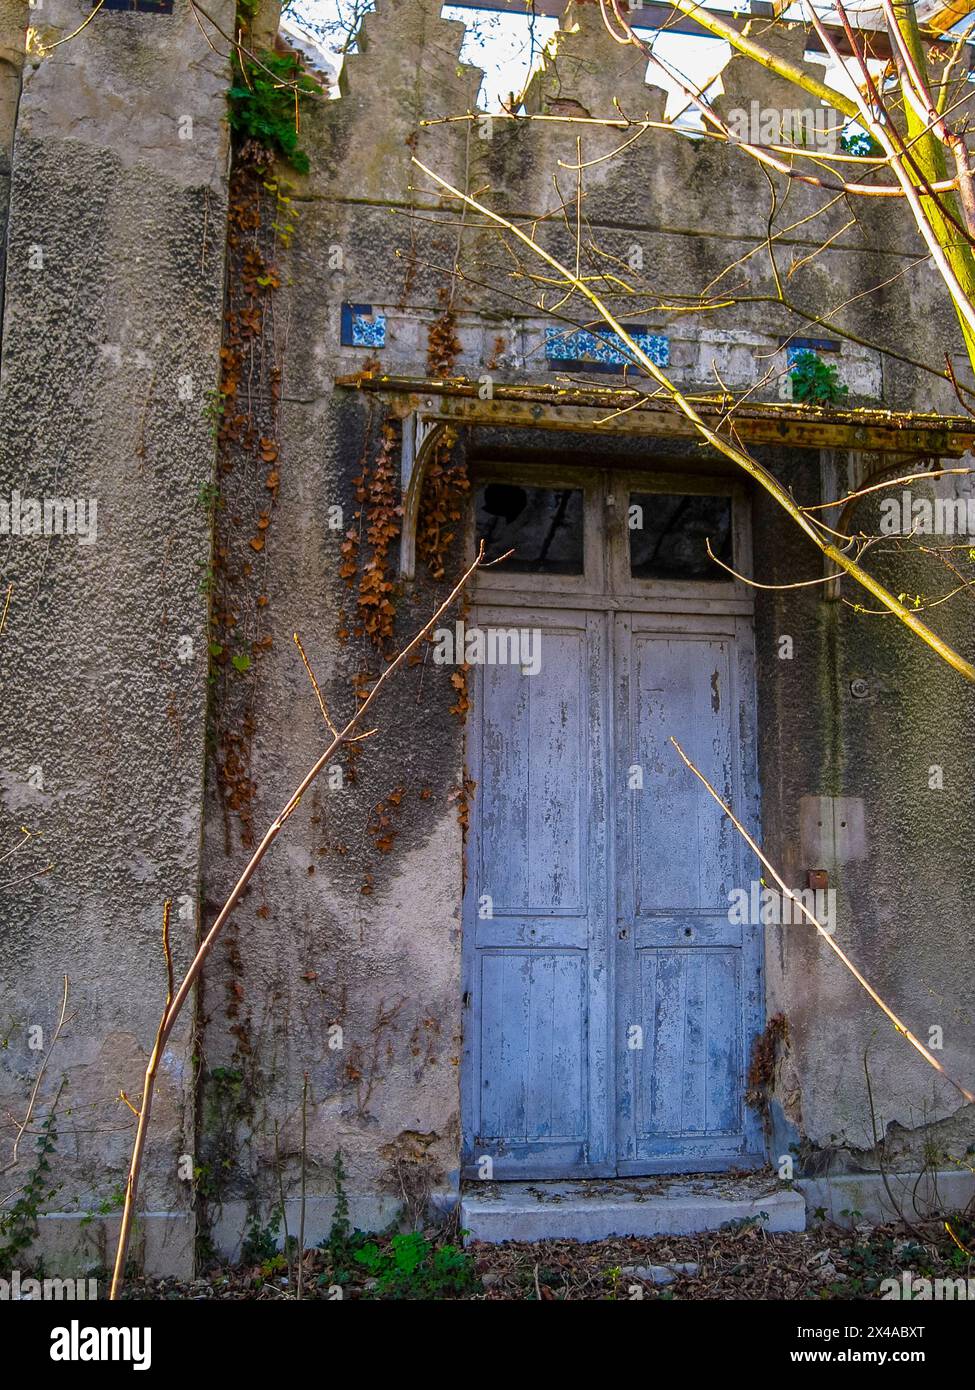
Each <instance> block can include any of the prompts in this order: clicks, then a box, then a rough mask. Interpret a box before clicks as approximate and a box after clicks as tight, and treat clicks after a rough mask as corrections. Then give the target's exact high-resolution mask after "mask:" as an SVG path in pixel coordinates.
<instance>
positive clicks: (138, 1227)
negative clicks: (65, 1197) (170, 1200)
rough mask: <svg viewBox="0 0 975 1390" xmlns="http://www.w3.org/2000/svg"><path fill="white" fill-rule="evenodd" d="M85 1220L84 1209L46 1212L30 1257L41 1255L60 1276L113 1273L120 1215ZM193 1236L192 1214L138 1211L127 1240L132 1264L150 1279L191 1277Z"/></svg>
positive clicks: (193, 1219) (50, 1269) (41, 1219)
mask: <svg viewBox="0 0 975 1390" xmlns="http://www.w3.org/2000/svg"><path fill="white" fill-rule="evenodd" d="M85 1216H86V1214H85V1212H80V1211H79V1212H63V1211H53V1212H45V1213H44V1214H43V1215H42V1216H41V1217H40V1218H39V1220H38V1223H37V1228H38V1234H37V1239H36V1241H35V1242H34V1245H33V1246H32V1248H31V1252H30V1257H31V1259H33V1258H36V1257H37V1256H41V1257H43V1260H44V1266H45V1269H46V1270H47V1271H48V1272H49V1273H56V1274H58V1275H59V1276H60V1277H61V1278H68V1277H74V1278H81V1277H82V1276H83V1275H86V1274H87V1272H88V1271H89V1270H90V1269H99V1268H100V1269H105V1270H111V1268H112V1265H113V1263H114V1261H115V1247H116V1244H117V1241H118V1230H119V1221H120V1217H119V1215H118V1213H113V1214H112V1215H111V1216H96V1217H94V1218H91V1219H87V1220H86V1219H85ZM83 1221H84V1224H82V1222H83ZM195 1236H196V1218H195V1217H194V1215H193V1213H192V1212H186V1211H149V1212H140V1214H139V1215H138V1216H137V1217H136V1220H135V1223H134V1226H133V1229H132V1238H131V1240H130V1242H129V1260H130V1262H131V1263H132V1264H133V1265H135V1266H136V1268H138V1269H139V1270H141V1271H142V1273H144V1274H146V1275H148V1276H149V1277H150V1278H156V1279H163V1278H167V1277H173V1278H176V1279H191V1278H192V1277H193V1258H194V1240H195ZM25 1263H27V1259H26V1257H25ZM106 1290H107V1284H106Z"/></svg>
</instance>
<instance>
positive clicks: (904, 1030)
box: [670, 737, 975, 1104]
mask: <svg viewBox="0 0 975 1390" xmlns="http://www.w3.org/2000/svg"><path fill="white" fill-rule="evenodd" d="M670 741H671V743H672V744H673V745H674V747H675V748H676V749H677V752H678V754H679V756H680V758H681V760H682V762H684V763H685V764H686V765H687V766H688V767H689V768H690V770H691V772H693V774H694V776H695V777H696V778H697V779H698V780H699V781H701V782H703V783H704V785H705V786H706V787H707V789H708V791H709V792H710V793H711V795H712V796H713V797H714V799H715V801H716V802H717V803H718V805H719V806H720V807H721V809H722V811H724V813H725V815H726V816H727V817H728V819H729V820H730V821H731V824H732V825H733V826H734V827H735V829H736V830H737V831H738V834H739V835H740V836H741V837H742V839H743V840H744V841H745V843H746V844H747V845H748V847H749V848H750V849H751V851H752V852H753V854H755V855H756V856H757V858H758V859H759V860H760V861H761V862H762V864H764V866H765V868H766V869H767V870H768V871H769V873H770V874H771V875H772V877H773V878H774V879H775V882H776V883H777V884H778V885H779V888H780V889H781V890H782V892H783V893H784V894H785V895H786V897H788V898H789V899H791V901H792V902H793V903H794V904H795V905H796V906H797V907H798V908H800V910H801V911H802V913H803V915H804V916H805V917H806V918H807V920H808V921H809V922H811V924H812V925H813V926H814V927H815V928H816V930H817V931H818V932H819V935H820V936H821V937H822V938H823V940H824V941H825V942H826V945H827V946H828V947H829V949H830V950H831V951H832V952H833V953H834V955H836V956H837V957H838V958H839V959H840V960H841V961H842V962H843V964H844V965H845V966H846V968H847V970H849V972H850V974H851V975H852V976H853V978H854V979H855V980H856V981H857V983H858V984H859V985H861V986H862V988H863V989H865V990H866V992H867V993H868V994H869V995H870V998H871V999H872V1000H873V1002H874V1003H875V1004H876V1005H877V1007H878V1008H879V1009H880V1010H881V1011H882V1012H883V1013H885V1014H886V1015H887V1017H888V1018H889V1019H890V1021H891V1023H892V1024H893V1025H894V1027H895V1028H896V1030H897V1032H898V1033H901V1034H903V1036H904V1037H905V1038H906V1039H907V1041H908V1042H909V1043H910V1044H911V1046H912V1047H913V1048H914V1049H915V1050H916V1051H917V1052H919V1053H920V1054H921V1056H922V1057H923V1058H924V1060H925V1061H926V1062H928V1063H929V1064H930V1065H931V1066H932V1067H934V1069H935V1071H936V1072H940V1074H941V1075H942V1076H943V1077H944V1078H945V1080H946V1081H948V1082H950V1083H951V1085H952V1086H954V1088H955V1090H956V1091H958V1092H960V1094H961V1095H963V1096H964V1097H965V1099H966V1100H967V1101H968V1102H969V1104H971V1103H972V1102H975V1095H973V1094H972V1092H971V1091H968V1090H966V1089H965V1087H964V1086H962V1084H961V1083H960V1082H959V1081H956V1080H955V1079H954V1077H953V1076H951V1075H949V1073H948V1072H947V1071H946V1070H945V1068H944V1067H943V1066H942V1065H941V1063H940V1062H939V1061H938V1059H937V1057H934V1056H932V1055H931V1053H930V1052H929V1051H928V1049H927V1048H926V1047H925V1046H924V1044H923V1043H922V1042H921V1041H920V1040H919V1039H918V1038H916V1037H915V1036H914V1034H913V1033H912V1032H911V1030H910V1029H909V1028H908V1026H907V1024H906V1023H902V1022H901V1020H900V1019H899V1018H898V1017H897V1015H896V1014H895V1013H894V1011H893V1009H891V1008H890V1006H889V1005H888V1004H885V1003H884V1001H883V999H881V997H880V995H879V994H878V993H877V991H876V990H875V989H874V987H873V985H871V984H870V982H869V981H868V980H867V979H866V978H865V977H864V976H863V975H862V974H861V973H860V971H859V970H858V969H857V967H856V966H855V965H854V964H853V962H852V961H851V960H850V958H849V956H848V955H847V954H846V952H845V951H844V950H843V949H842V947H840V946H837V944H836V942H835V941H834V940H833V938H832V936H831V935H830V933H829V932H828V931H827V930H826V928H825V927H824V926H823V925H822V923H821V922H820V921H819V920H818V919H817V918H816V917H815V916H814V915H813V913H812V912H810V910H809V908H808V907H807V906H806V904H805V903H804V902H803V901H802V898H800V897H797V896H796V894H795V893H794V892H793V891H792V889H791V888H790V887H789V886H788V884H787V883H786V882H785V880H784V879H783V877H782V875H781V874H780V873H779V872H778V870H777V869H776V868H775V866H774V865H773V864H772V863H771V862H770V861H769V859H768V858H767V857H766V855H764V854H763V853H762V851H761V850H760V849H759V847H758V845H757V844H756V843H755V841H754V840H753V839H752V837H751V835H749V833H748V831H747V830H746V829H745V827H744V826H743V825H742V823H741V821H740V820H739V819H738V817H737V816H736V815H735V813H734V811H732V809H731V807H730V806H729V805H728V803H727V802H726V801H722V799H721V797H720V795H719V794H718V793H717V792H716V791H715V789H714V787H712V785H711V783H710V782H709V781H708V779H707V778H706V777H705V775H704V773H703V772H701V771H700V770H699V769H698V768H696V767H695V766H694V764H693V763H692V762H691V760H690V758H689V757H688V756H687V754H686V753H685V752H684V750H683V748H682V747H681V746H680V744H679V743H678V742H677V740H676V739H675V738H673V737H671V740H670Z"/></svg>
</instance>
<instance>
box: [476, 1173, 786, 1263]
mask: <svg viewBox="0 0 975 1390" xmlns="http://www.w3.org/2000/svg"><path fill="white" fill-rule="evenodd" d="M745 1221H748V1222H754V1223H755V1224H756V1225H760V1226H761V1227H762V1228H763V1229H764V1230H766V1231H804V1230H805V1229H806V1203H805V1201H804V1199H803V1196H802V1193H801V1192H797V1191H795V1190H794V1189H792V1188H790V1187H787V1186H785V1185H784V1184H782V1183H781V1182H779V1181H778V1180H776V1179H775V1178H772V1177H770V1176H769V1175H768V1174H762V1175H756V1174H748V1175H737V1174H736V1175H734V1176H728V1175H725V1174H722V1175H706V1176H701V1177H688V1176H687V1175H681V1176H680V1177H659V1176H657V1177H650V1178H605V1179H603V1178H600V1179H586V1180H580V1181H576V1182H541V1181H539V1182H504V1183H501V1182H491V1183H478V1182H471V1183H469V1184H467V1185H466V1186H465V1188H464V1191H463V1192H462V1194H461V1227H462V1228H463V1230H465V1231H466V1232H467V1233H468V1234H467V1235H466V1236H465V1237H464V1239H465V1242H466V1243H468V1244H469V1243H470V1242H471V1241H477V1240H480V1241H486V1242H488V1243H490V1244H494V1245H497V1244H500V1243H501V1242H503V1241H507V1240H518V1241H532V1240H578V1241H594V1240H607V1239H609V1238H610V1237H611V1236H658V1235H672V1236H673V1235H696V1234H698V1233H699V1232H702V1231H717V1230H720V1229H721V1227H722V1226H726V1225H728V1224H729V1223H732V1222H734V1223H739V1222H745Z"/></svg>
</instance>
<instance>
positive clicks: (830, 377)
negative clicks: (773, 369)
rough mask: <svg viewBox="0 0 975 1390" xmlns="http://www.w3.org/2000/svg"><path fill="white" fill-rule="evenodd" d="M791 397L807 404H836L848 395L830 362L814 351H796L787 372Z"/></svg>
mask: <svg viewBox="0 0 975 1390" xmlns="http://www.w3.org/2000/svg"><path fill="white" fill-rule="evenodd" d="M789 376H790V378H791V380H792V399H793V400H794V401H802V402H804V403H806V404H808V405H837V404H838V403H839V402H840V401H842V400H845V399H846V397H847V396H848V395H849V388H848V387H846V386H844V385H843V383H842V382H841V381H840V380H839V377H838V375H837V371H836V368H835V367H834V366H833V364H832V363H831V362H824V361H823V360H822V358H821V357H819V356H818V355H817V354H816V353H815V352H809V351H803V352H797V353H796V355H795V358H794V360H793V363H792V368H791V370H790V372H789Z"/></svg>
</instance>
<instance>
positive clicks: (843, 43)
mask: <svg viewBox="0 0 975 1390" xmlns="http://www.w3.org/2000/svg"><path fill="white" fill-rule="evenodd" d="M586 3H593V4H595V3H596V0H534V4H533V6H532V8H533V11H534V13H535V14H536V15H541V16H544V17H546V18H549V19H558V20H561V19H562V18H563V16H564V14H565V11H566V9H567V8H568V7H569V5H570V4H574V5H579V4H586ZM790 3H791V0H790ZM457 4H458V8H460V9H465V10H487V11H492V12H494V13H501V14H517V15H524V14H525V4H524V0H457ZM779 8H780V9H781V6H780V7H779ZM625 9H626V18H627V20H628V21H629V23H630V24H632V25H634V26H635V27H636V28H638V29H666V30H668V32H670V33H674V34H688V35H692V36H694V37H696V38H714V35H713V34H712V33H711V31H710V30H709V29H708V28H706V27H705V25H703V24H701V23H700V22H699V21H698V20H696V19H694V18H693V16H691V15H688V14H685V13H684V12H683V11H682V10H678V9H675V8H674V6H673V5H668V4H659V3H652V0H651V3H648V4H644V5H638V6H636V7H635V8H632V9H631V8H630V6H629V5H628V4H627V5H626V7H625ZM959 9H960V10H961V11H962V13H961V14H955V17H954V18H951V15H952V14H954V12H955V11H956V10H959ZM972 9H975V4H973V5H969V4H968V0H964V3H961V4H959V0H955V3H954V4H953V5H952V4H948V3H946V4H944V5H943V6H942V10H941V11H940V12H939V14H938V15H934V16H933V17H932V18H931V20H930V21H929V22H927V23H925V24H922V25H921V30H920V35H921V40H922V42H924V43H928V44H939V43H946V42H952V41H953V37H952V36H951V35H950V34H949V33H948V32H947V31H948V29H950V28H951V27H952V25H953V24H956V23H958V21H959V19H963V18H964V17H965V13H967V12H970V11H971V10H972ZM714 13H715V14H716V16H717V17H718V18H719V19H721V20H722V21H723V22H724V23H725V24H727V25H729V26H731V27H732V28H735V29H744V28H745V27H746V26H747V25H749V24H751V25H752V26H754V27H753V28H752V30H751V31H750V32H752V34H753V36H755V37H759V36H760V35H761V32H762V27H764V26H765V25H767V24H768V22H769V21H770V20H771V19H773V18H777V17H778V14H777V12H775V11H774V10H773V6H772V4H771V3H768V4H766V5H756V6H755V7H754V8H753V11H752V13H751V14H742V13H740V12H735V11H734V10H715V12H714ZM849 18H850V23H851V26H852V28H853V29H855V30H856V32H857V36H858V38H859V39H860V40H862V42H863V43H864V44H865V45H866V47H867V49H868V51H869V54H870V56H871V57H874V58H890V57H891V56H892V53H891V47H890V39H889V38H888V35H887V32H886V27H885V26H884V25H882V24H878V25H877V26H876V27H874V26H872V25H863V26H862V27H861V26H860V25H859V24H858V23H857V18H856V15H855V14H854V15H850V16H849ZM821 19H822V22H823V26H824V27H825V28H826V29H828V30H829V31H830V33H831V36H832V38H833V41H834V43H835V44H836V46H837V48H838V49H839V51H840V53H843V54H849V52H850V48H849V42H848V40H847V37H846V33H845V31H844V30H843V28H842V25H841V23H840V21H839V19H838V18H837V17H836V16H835V15H823V16H821ZM782 23H783V24H786V25H788V26H789V27H790V28H793V27H795V28H802V29H805V30H806V33H807V35H808V49H809V51H810V52H813V53H822V52H824V51H825V49H824V45H823V42H822V39H821V38H820V37H819V35H818V34H817V33H816V31H815V29H814V28H813V26H812V25H811V24H809V23H807V22H806V21H804V20H802V19H786V20H783V21H782ZM966 43H967V45H968V47H969V48H970V49H972V53H973V56H975V48H973V45H972V42H971V40H966Z"/></svg>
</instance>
